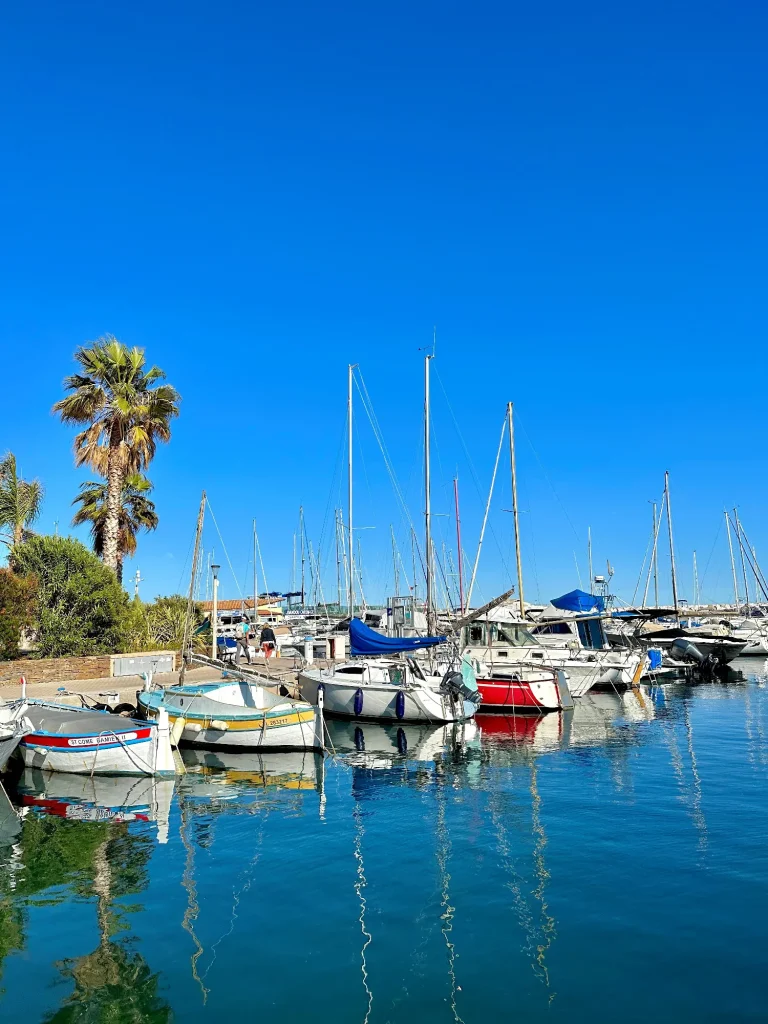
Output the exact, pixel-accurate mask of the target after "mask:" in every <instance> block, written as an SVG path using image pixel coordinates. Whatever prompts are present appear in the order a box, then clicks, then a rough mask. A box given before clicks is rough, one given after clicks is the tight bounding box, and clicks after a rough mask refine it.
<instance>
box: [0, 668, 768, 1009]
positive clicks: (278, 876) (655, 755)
mask: <svg viewBox="0 0 768 1024" xmlns="http://www.w3.org/2000/svg"><path fill="white" fill-rule="evenodd" d="M738 665H739V670H738V671H732V672H730V673H729V676H728V678H727V679H726V680H723V681H721V682H718V683H702V684H699V685H682V684H680V685H677V684H676V685H666V686H664V687H661V686H659V687H656V688H654V687H650V686H649V687H642V688H641V689H640V690H639V691H637V692H631V693H627V694H616V693H605V694H599V695H591V696H587V697H585V698H583V699H582V700H581V701H578V702H577V707H576V708H575V710H574V711H573V712H572V713H570V712H567V713H563V714H561V715H559V714H550V715H546V716H542V717H540V718H537V717H530V718H521V717H516V718H511V717H508V718H503V717H493V718H491V717H488V716H479V718H478V721H477V723H476V725H470V726H466V727H461V726H456V727H453V726H452V727H450V728H442V727H441V728H439V729H432V728H427V727H417V726H413V727H404V728H400V729H398V728H397V727H392V728H390V727H384V726H381V725H378V724H375V723H370V724H368V723H344V722H332V723H329V725H330V734H331V739H332V743H333V749H334V754H333V756H329V757H328V758H327V759H326V760H325V762H322V761H321V760H320V759H319V758H318V757H317V756H315V755H310V754H307V755H306V756H303V755H295V754H286V755H271V756H270V757H268V758H259V757H258V756H256V755H234V754H233V755H226V754H212V753H202V752H201V753H194V752H186V753H185V762H186V764H187V773H186V774H185V775H184V776H180V777H178V778H177V779H176V781H175V782H173V781H157V780H141V779H98V778H94V779H88V778H75V777H70V776H66V775H59V776H46V777H43V776H41V775H40V774H39V773H36V772H33V771H31V770H27V771H26V772H25V773H24V774H23V775H22V776H21V777H20V778H19V780H18V783H17V784H16V787H15V788H14V787H13V786H11V785H10V784H9V785H8V789H9V793H10V796H11V799H12V802H13V804H14V807H15V809H16V810H17V812H18V817H16V815H14V816H13V817H12V816H10V815H9V814H8V813H6V814H5V817H4V819H3V827H2V831H3V836H4V838H3V840H2V841H0V1019H2V1021H3V1022H7V1024H16V1022H22V1021H23V1022H25V1024H29V1022H36V1021H40V1022H42V1021H46V1022H47V1021H50V1022H54V1021H55V1022H76V1021H89V1022H90V1021H94V1022H95V1021H110V1022H122V1021H126V1022H127V1021H131V1022H135V1021H152V1022H165V1021H182V1022H185V1021H224V1020H229V1019H232V1020H237V1019H240V1020H257V1019H258V1020H260V1021H265V1022H267V1021H268V1022H272V1021H274V1022H294V1021H295V1022H298V1021H307V1020H316V1021H334V1022H335V1024H346V1022H349V1024H352V1022H370V1024H385V1022H400V1021H402V1022H410V1021H419V1022H432V1021H435V1022H437V1021H441V1022H442V1021H445V1022H448V1024H450V1022H451V1021H464V1022H466V1024H470V1022H481V1021H483V1022H484V1021H490V1020H499V1019H514V1020H520V1021H526V1022H531V1021H539V1020H541V1021H545V1020H546V1021H568V1022H569V1024H572V1022H573V1021H590V1022H595V1021H606V1022H608V1021H610V1022H613V1021H616V1020H621V1021H623V1022H627V1021H647V1020H649V1019H652V1020H655V1021H680V1020H696V1021H740V1020H744V1021H749V1020H765V1019H766V1018H768V996H766V991H765V984H764V980H763V974H762V971H763V965H764V956H765V948H766V932H767V931H768V924H767V922H768V847H767V846H766V835H767V834H768V800H766V792H767V785H766V784H767V783H768V676H765V675H763V674H762V673H763V672H764V671H765V670H764V667H763V666H762V663H760V662H758V663H750V662H747V661H743V662H740V663H738Z"/></svg>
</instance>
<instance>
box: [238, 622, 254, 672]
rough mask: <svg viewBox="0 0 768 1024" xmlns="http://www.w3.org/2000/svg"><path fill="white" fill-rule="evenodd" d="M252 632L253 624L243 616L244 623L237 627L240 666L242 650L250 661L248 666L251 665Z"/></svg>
mask: <svg viewBox="0 0 768 1024" xmlns="http://www.w3.org/2000/svg"><path fill="white" fill-rule="evenodd" d="M250 631H251V624H250V622H249V621H248V619H246V617H245V616H243V621H242V622H240V623H238V626H237V663H238V665H239V664H240V652H241V650H242V651H243V652H244V653H245V657H246V658H247V660H248V664H249V665H250V664H251V648H250V645H249V643H248V634H249V633H250Z"/></svg>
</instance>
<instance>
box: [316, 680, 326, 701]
mask: <svg viewBox="0 0 768 1024" xmlns="http://www.w3.org/2000/svg"><path fill="white" fill-rule="evenodd" d="M321 696H322V697H325V683H318V684H317V703H318V704H319V703H320V697H321Z"/></svg>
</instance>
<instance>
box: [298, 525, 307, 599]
mask: <svg viewBox="0 0 768 1024" xmlns="http://www.w3.org/2000/svg"><path fill="white" fill-rule="evenodd" d="M306 537H307V534H306V530H305V529H304V506H303V505H299V544H301V607H302V609H303V608H304V600H305V597H304V562H305V560H306V552H305V541H306Z"/></svg>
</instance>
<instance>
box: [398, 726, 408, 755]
mask: <svg viewBox="0 0 768 1024" xmlns="http://www.w3.org/2000/svg"><path fill="white" fill-rule="evenodd" d="M397 751H398V753H399V754H407V753H408V740H407V739H406V738H405V730H404V729H403V727H402V725H400V726H398V729H397Z"/></svg>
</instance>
